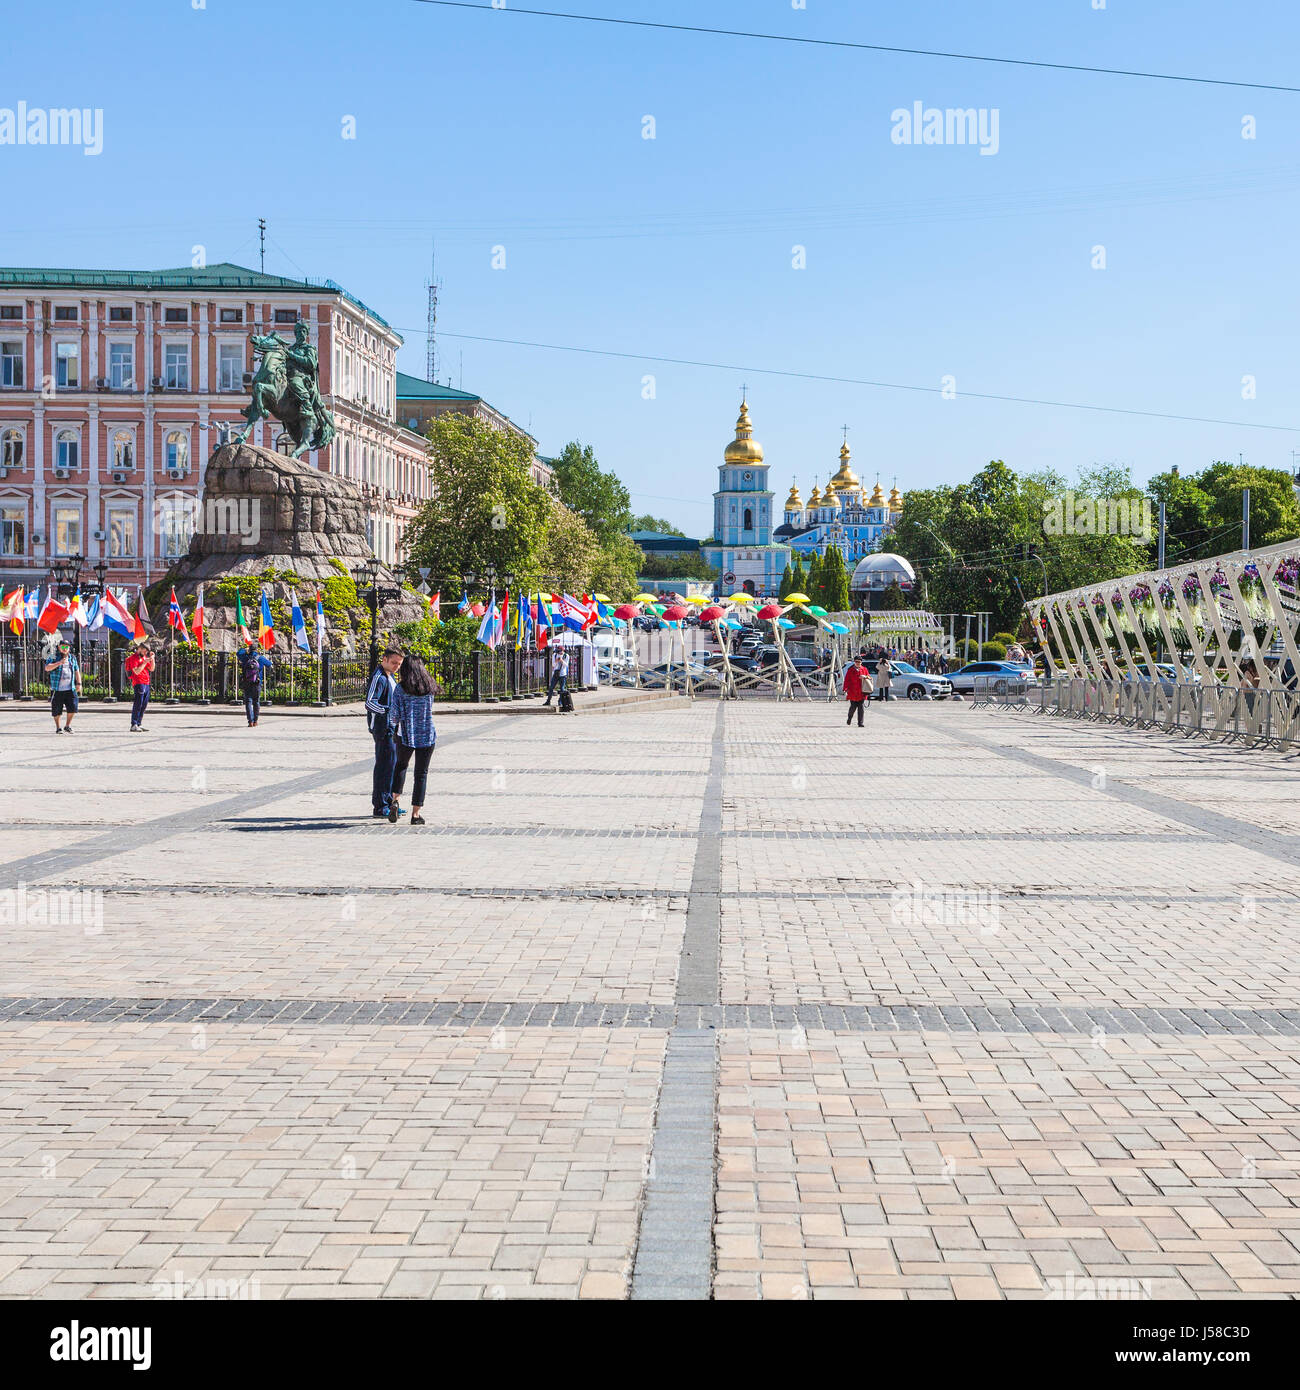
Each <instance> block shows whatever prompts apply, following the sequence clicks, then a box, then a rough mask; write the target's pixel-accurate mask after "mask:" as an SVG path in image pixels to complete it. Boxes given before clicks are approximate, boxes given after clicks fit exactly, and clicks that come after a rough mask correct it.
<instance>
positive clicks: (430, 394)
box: [397, 372, 483, 401]
mask: <svg viewBox="0 0 1300 1390" xmlns="http://www.w3.org/2000/svg"><path fill="white" fill-rule="evenodd" d="M397 399H398V400H399V401H481V400H482V399H483V397H482V396H476V395H475V394H474V392H473V391H457V390H455V388H453V387H451V386H439V385H438V383H437V382H436V381H425V380H424V378H423V377H418V376H407V374H406V373H405V372H398V373H397Z"/></svg>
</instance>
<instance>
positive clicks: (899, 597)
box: [880, 579, 907, 613]
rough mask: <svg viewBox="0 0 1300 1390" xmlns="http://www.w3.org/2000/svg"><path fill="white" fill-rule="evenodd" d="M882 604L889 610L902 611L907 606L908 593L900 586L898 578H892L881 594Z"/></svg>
mask: <svg viewBox="0 0 1300 1390" xmlns="http://www.w3.org/2000/svg"><path fill="white" fill-rule="evenodd" d="M880 606H881V608H883V609H885V610H886V611H887V612H891V613H894V612H901V611H902V610H903V609H904V608H906V607H907V595H906V594H905V593H904V592H903V591H902V589H901V588H899V585H898V580H896V579H895V580H892V581H891V582H890V583H889V584H888V585H887V586H886V588H885V592H884V593H883V594H881V596H880Z"/></svg>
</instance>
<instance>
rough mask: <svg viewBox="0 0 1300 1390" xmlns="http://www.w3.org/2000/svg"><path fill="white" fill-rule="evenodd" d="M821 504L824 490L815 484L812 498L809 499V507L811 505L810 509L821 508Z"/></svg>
mask: <svg viewBox="0 0 1300 1390" xmlns="http://www.w3.org/2000/svg"><path fill="white" fill-rule="evenodd" d="M821 504H822V490H821V488H819V487H818V486H817V484H816V483H814V484H813V490H812V496H811V497H809V499H808V505H809V506H810V507H820V506H821Z"/></svg>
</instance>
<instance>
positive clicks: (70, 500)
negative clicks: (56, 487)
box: [50, 497, 86, 557]
mask: <svg viewBox="0 0 1300 1390" xmlns="http://www.w3.org/2000/svg"><path fill="white" fill-rule="evenodd" d="M61 512H73V513H75V514H76V518H77V539H76V542H75V544H73V545H72V546H71V548H65V547H63V546H61V545H60V544H59V526H60V525H61V524H62V523H61V522H60V520H59V514H60V513H61ZM50 522H51V526H50V554H51V555H57V556H59V557H64V556H67V555H81V554H83V553H84V552H83V550H82V542H83V540H84V539H85V534H86V527H85V514H84V512H83V511H82V506H81V503H80V502H79V501H78V500H77V499H76V498H74V497H55V498H52V499H51V501H50Z"/></svg>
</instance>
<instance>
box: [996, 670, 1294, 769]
mask: <svg viewBox="0 0 1300 1390" xmlns="http://www.w3.org/2000/svg"><path fill="white" fill-rule="evenodd" d="M981 683H989V684H990V685H991V678H989V677H979V678H977V680H976V689H975V698H974V702H973V703H974V705H975V706H976V707H979V706H984V707H986V708H1000V709H1007V708H1011V709H1023V710H1026V711H1028V712H1029V713H1031V714H1042V715H1054V716H1056V717H1058V718H1065V719H1087V720H1091V721H1093V722H1097V723H1106V724H1124V725H1127V726H1129V727H1130V728H1137V729H1159V730H1162V731H1164V732H1166V733H1177V734H1181V735H1182V736H1183V737H1184V738H1204V739H1207V740H1210V741H1213V742H1216V743H1240V744H1242V745H1243V746H1247V747H1252V748H1258V747H1266V748H1277V749H1279V750H1280V751H1283V752H1295V751H1297V750H1300V692H1297V691H1295V690H1262V689H1259V688H1257V687H1254V686H1226V685H1211V686H1205V685H1203V684H1201V685H1197V684H1192V683H1189V682H1185V681H1123V680H1115V679H1106V678H1102V677H1098V676H1057V677H1056V678H1054V679H1049V680H1044V681H1041V682H1039V683H1038V684H1035V685H1029V686H1028V687H1027V689H1026V691H1025V692H1024V695H1023V697H1022V696H1021V695H1019V694H1018V693H1011V692H1008V693H1006V694H1002V695H998V694H996V693H994V692H993V691H992V690H991V689H986V690H983V691H982V690H981V689H980V686H981Z"/></svg>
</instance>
